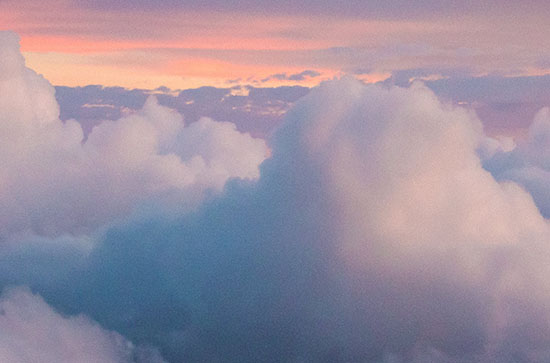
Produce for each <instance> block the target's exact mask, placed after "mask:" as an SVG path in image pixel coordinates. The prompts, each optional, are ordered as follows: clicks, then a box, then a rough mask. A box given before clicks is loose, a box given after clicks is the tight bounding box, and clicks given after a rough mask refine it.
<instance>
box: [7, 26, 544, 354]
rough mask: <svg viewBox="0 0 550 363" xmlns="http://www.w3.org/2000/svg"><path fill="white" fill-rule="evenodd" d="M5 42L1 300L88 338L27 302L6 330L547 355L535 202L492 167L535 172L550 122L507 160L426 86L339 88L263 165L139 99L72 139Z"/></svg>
mask: <svg viewBox="0 0 550 363" xmlns="http://www.w3.org/2000/svg"><path fill="white" fill-rule="evenodd" d="M2 37H3V38H2V39H0V44H1V46H0V49H2V52H1V54H0V59H2V63H0V65H1V66H2V67H3V68H4V70H5V71H4V72H0V74H2V77H3V78H2V79H1V81H0V87H1V88H0V90H1V91H2V92H0V99H1V100H0V105H1V106H2V107H1V108H0V121H1V126H0V127H2V133H0V135H2V136H3V139H2V143H0V158H2V162H4V161H5V163H4V165H6V167H5V168H3V169H2V174H1V178H0V200H1V201H2V204H0V205H2V207H1V208H2V209H0V211H1V214H0V215H1V225H0V226H1V227H2V232H3V235H2V238H3V241H8V242H10V243H4V244H3V245H2V248H1V249H0V283H1V284H2V285H8V284H20V285H28V286H30V287H31V288H32V289H33V290H34V291H37V292H39V293H40V294H41V296H43V298H44V300H45V301H46V302H47V303H48V304H50V305H51V306H53V307H54V308H55V309H57V311H60V312H62V313H64V314H68V315H70V316H72V315H73V314H85V315H86V316H89V317H90V318H91V319H94V320H95V321H96V322H97V323H98V324H101V326H102V328H99V327H98V326H97V325H96V323H92V322H90V321H89V320H86V319H85V320H84V321H85V322H84V323H83V322H82V321H81V320H79V318H76V319H75V318H60V317H59V316H57V315H56V314H57V313H53V312H52V310H51V309H50V308H48V307H47V306H46V305H45V304H44V303H43V302H42V301H41V300H40V299H39V298H37V297H36V296H33V295H31V294H29V293H28V292H23V293H21V292H20V293H16V294H15V297H10V296H12V295H9V294H8V295H7V296H8V297H7V298H4V299H5V300H4V301H5V302H4V305H5V306H6V307H7V308H6V311H7V312H8V315H7V316H16V317H18V316H20V315H21V313H19V312H18V311H17V309H15V308H13V306H12V305H10V302H11V301H13V300H16V301H18V300H22V301H28V304H29V306H31V307H30V308H29V309H30V310H31V312H32V313H33V314H35V313H36V314H35V315H32V316H33V317H34V319H33V320H31V321H34V322H35V323H32V324H36V326H49V325H50V324H51V325H53V326H58V327H59V329H62V327H65V326H67V329H69V330H70V331H72V330H71V329H76V330H78V331H81V332H82V333H79V334H83V335H85V334H88V333H90V331H91V332H95V334H96V335H95V338H94V339H98V341H100V342H104V340H103V338H102V337H104V336H105V335H107V336H109V335H110V334H113V336H117V337H119V336H118V335H115V333H110V332H109V331H116V332H117V333H116V334H120V335H121V336H124V337H125V338H121V337H119V338H117V339H128V341H132V342H133V343H132V344H135V345H132V347H133V346H140V347H143V346H145V347H147V346H155V347H158V349H159V351H160V352H161V354H162V356H163V359H165V360H168V361H170V362H181V361H187V362H205V361H207V362H281V361H283V362H380V361H383V362H432V361H433V362H517V361H526V362H546V361H548V360H549V359H550V350H549V349H548V346H549V344H550V324H549V321H550V320H549V317H550V308H549V306H550V305H549V302H550V285H549V284H548V276H549V274H550V271H549V266H550V264H548V261H549V259H550V246H549V245H548V241H549V240H550V225H549V223H548V221H547V220H546V219H545V218H544V217H543V215H542V214H541V212H540V210H542V209H543V208H541V205H542V204H543V203H544V201H543V200H542V201H541V200H540V199H539V198H536V199H535V200H534V199H533V196H532V195H531V194H530V193H528V192H527V191H526V190H525V189H524V188H522V187H521V186H520V185H519V184H517V183H515V182H513V181H510V179H511V180H514V179H513V178H498V180H497V178H495V177H494V176H493V175H492V174H491V173H490V172H489V171H488V170H492V171H493V170H497V168H496V166H495V168H494V169H492V168H491V167H490V166H491V165H497V166H499V168H498V170H504V169H513V168H516V166H517V165H518V164H514V163H513V162H512V161H514V160H516V157H511V156H510V155H511V154H510V153H517V155H521V156H522V158H523V159H522V162H523V164H521V165H522V166H529V167H532V166H535V167H538V168H539V169H540V170H546V169H545V168H547V166H548V164H547V160H546V157H547V155H546V152H547V151H548V150H549V147H548V143H549V142H550V138H548V134H549V133H548V130H547V129H548V125H549V121H548V120H549V118H548V117H549V116H548V110H543V111H541V113H540V114H539V115H538V116H537V118H536V121H535V123H534V125H533V126H532V129H531V134H530V136H529V139H528V140H527V141H526V142H525V144H522V145H518V146H517V147H516V146H515V144H514V143H509V142H508V143H507V142H505V141H503V140H497V139H489V138H487V137H486V136H485V135H484V134H483V131H482V127H481V123H480V121H479V119H478V118H477V116H476V115H475V113H474V112H473V111H470V110H467V109H464V108H461V107H455V106H452V105H450V104H446V103H442V102H441V101H440V100H438V98H437V97H436V96H435V95H434V93H433V92H432V91H430V90H429V89H428V88H427V87H426V86H424V85H422V84H420V83H414V84H412V85H411V86H410V87H409V88H400V87H396V86H385V85H365V84H363V83H361V82H358V81H356V80H355V79H352V78H343V79H340V80H335V81H331V82H326V83H322V84H321V85H320V86H319V87H317V88H315V89H313V90H311V92H309V93H308V94H307V95H306V96H304V97H303V98H301V99H300V100H299V101H298V102H297V103H296V104H295V105H294V106H293V107H292V109H291V110H290V111H289V112H288V114H287V115H286V118H285V121H284V123H283V125H282V126H281V127H280V128H279V129H278V131H277V132H276V134H275V136H274V137H273V139H271V140H270V142H271V156H270V157H269V158H268V159H267V160H265V161H264V162H263V163H262V164H261V165H260V167H259V169H258V164H259V163H260V162H261V161H262V160H263V159H264V157H265V154H266V146H265V144H264V142H263V141H258V140H256V139H253V138H251V137H250V136H248V135H246V134H241V133H239V132H237V131H236V130H235V128H234V127H233V126H232V125H230V124H225V123H217V122H214V121H211V120H204V119H203V120H202V121H198V122H196V123H193V124H190V125H188V126H183V124H182V120H181V118H180V116H179V115H178V114H177V113H175V112H174V111H172V110H170V109H167V108H165V107H162V106H159V105H158V104H157V103H156V102H155V100H154V99H150V100H149V101H147V102H146V104H145V106H144V108H143V109H142V110H141V111H140V112H138V113H136V114H132V115H130V116H127V117H123V118H122V119H120V120H118V121H113V122H105V123H101V124H100V125H99V126H97V127H96V128H94V129H93V131H92V132H91V133H90V134H89V135H88V138H87V139H86V140H85V141H84V142H83V141H82V138H83V134H82V131H81V129H80V128H79V126H78V124H77V123H76V122H75V121H67V122H65V123H63V122H61V121H59V119H58V110H57V105H56V103H55V101H54V98H53V88H52V87H51V86H50V85H49V84H48V83H47V82H46V81H45V80H44V79H42V78H41V77H39V76H37V75H36V74H35V73H34V72H32V71H31V70H29V69H27V68H25V66H24V64H23V60H22V58H21V56H20V55H19V53H18V51H17V42H16V40H15V39H14V37H13V36H12V35H3V36H2ZM7 91H9V92H7ZM8 131H9V132H8ZM4 135H9V136H4ZM480 155H481V156H482V158H483V160H482V159H481V158H480ZM502 155H504V156H502ZM514 155H516V154H514ZM534 155H538V156H534ZM510 160H512V161H510ZM499 162H500V164H499ZM491 163H495V164H491ZM484 166H485V168H484ZM494 173H495V174H496V172H494ZM233 177H237V179H231V178H233ZM499 180H501V181H499ZM211 189H213V190H215V191H218V193H214V195H211V196H209V197H208V198H205V194H208V193H207V192H206V191H207V190H211ZM535 201H536V203H535ZM167 217H170V218H167ZM71 233H72V234H75V235H77V237H78V238H76V237H72V236H71ZM82 240H84V241H85V243H84V242H82ZM16 291H19V290H16ZM12 294H13V293H12ZM8 308H9V309H8ZM42 316H45V318H44V319H46V318H48V317H49V318H48V319H49V320H48V319H46V323H42V319H43V317H42ZM15 321H18V319H17V318H16V319H15ZM2 324H6V323H5V321H4V320H2V319H0V328H1V327H2ZM42 324H45V325H42ZM15 325H17V324H15ZM8 326H9V325H8ZM0 330H1V329H0ZM28 334H30V333H28V332H27V330H20V333H19V334H18V335H17V334H16V335H13V336H14V337H15V338H14V339H16V340H17V341H21V342H22V343H21V345H22V346H23V347H24V349H28V350H29V352H32V350H33V349H34V348H33V347H32V346H31V345H30V344H27V343H26V342H27V341H28V339H29V338H28ZM90 334H91V333H90ZM1 338H2V335H0V339H1ZM115 341H116V339H115ZM123 341H124V340H123ZM111 343H112V342H111ZM48 344H50V345H55V344H57V342H56V341H53V340H50V341H48ZM75 344H77V343H75ZM78 344H80V343H78ZM98 344H99V343H98ZM101 344H103V343H101ZM105 344H106V345H105V347H106V348H105V349H107V350H108V351H109V352H114V353H115V354H119V353H120V351H119V350H117V349H118V345H117V344H114V343H112V344H114V346H113V345H109V344H107V343H105ZM1 346H2V340H0V347H1ZM78 346H80V345H78ZM82 347H83V348H82V349H86V346H85V345H82ZM22 349H23V348H22ZM136 349H137V348H136ZM143 349H144V348H142V350H143ZM142 350H140V351H142ZM145 350H146V351H147V352H148V353H147V354H150V355H151V356H154V357H156V358H158V359H160V358H159V357H158V356H156V355H155V353H154V350H150V349H149V350H147V349H145ZM62 351H63V350H62ZM56 352H57V350H56ZM122 352H123V353H124V352H126V351H122ZM29 354H32V353H29ZM56 354H57V353H56ZM124 354H126V353H124ZM115 357H117V356H116V355H115ZM125 357H126V356H123V357H119V358H105V359H104V360H106V361H108V359H115V361H117V359H118V361H124V360H123V359H126V358H125ZM156 358H155V359H156ZM14 361H15V362H17V360H14Z"/></svg>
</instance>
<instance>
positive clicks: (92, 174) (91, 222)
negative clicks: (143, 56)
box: [0, 33, 267, 241]
mask: <svg viewBox="0 0 550 363" xmlns="http://www.w3.org/2000/svg"><path fill="white" fill-rule="evenodd" d="M0 59H2V62H1V63H0V72H1V73H2V77H0V92H1V94H2V96H1V97H0V163H1V164H2V170H1V171H0V220H2V225H1V226H0V240H4V241H5V240H6V239H9V238H11V237H10V236H14V235H17V234H21V233H23V234H29V233H31V234H32V233H34V234H37V235H42V236H62V235H63V234H75V235H78V234H88V233H91V232H93V231H94V230H95V229H96V228H98V227H101V226H103V225H106V224H108V223H111V222H112V221H114V220H117V219H119V218H125V217H127V216H129V215H130V214H132V213H133V212H134V211H135V209H136V208H137V206H138V205H140V204H147V203H153V202H154V203H156V200H158V199H162V198H164V199H165V200H169V201H170V203H171V204H172V205H174V206H175V205H178V208H182V207H184V206H185V205H193V204H196V203H198V202H199V201H200V200H201V199H202V198H203V197H204V196H205V195H206V194H205V193H209V192H210V191H219V190H221V188H222V187H223V185H224V184H225V182H226V181H227V180H228V179H230V178H234V177H237V178H251V179H253V178H257V177H258V175H259V171H258V165H259V164H260V163H261V162H262V161H263V160H264V158H265V156H266V154H267V147H266V145H265V142H264V141H263V140H260V139H254V138H252V137H251V136H250V135H248V134H241V133H240V132H238V131H237V130H236V127H235V125H234V124H232V123H224V122H215V121H213V120H211V119H208V118H203V119H200V120H199V121H197V122H195V123H193V124H191V125H187V126H186V125H184V123H183V119H182V116H181V115H180V114H179V113H177V112H176V111H174V110H171V109H168V108H166V107H163V106H161V105H159V104H158V102H157V100H156V99H155V98H154V97H149V98H147V101H146V102H145V104H144V105H143V107H142V108H141V109H140V110H139V111H138V112H130V113H128V114H127V115H125V116H123V117H121V118H120V119H118V120H116V121H110V122H103V123H101V124H100V125H98V126H96V127H95V128H94V129H93V130H92V131H91V132H90V133H89V134H88V135H87V137H86V140H85V141H84V142H83V139H84V135H83V131H82V128H81V127H80V125H79V124H78V123H77V122H76V121H75V120H71V119H69V120H66V121H65V122H62V121H61V120H60V119H59V106H58V104H57V102H56V100H55V97H54V88H53V87H52V86H51V85H50V84H49V83H48V82H47V81H46V80H45V79H44V78H43V77H41V76H39V75H37V74H36V73H35V72H33V71H32V70H30V69H28V68H26V67H25V65H24V60H23V58H22V56H21V55H20V53H19V48H18V44H17V38H16V36H15V35H13V34H11V33H0ZM190 145H193V147H196V150H193V147H191V146H190ZM156 204H158V203H156Z"/></svg>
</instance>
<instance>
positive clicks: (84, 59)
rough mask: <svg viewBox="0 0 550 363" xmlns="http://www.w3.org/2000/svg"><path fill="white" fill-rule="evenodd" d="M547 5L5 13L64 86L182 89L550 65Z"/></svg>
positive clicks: (25, 7)
mask: <svg viewBox="0 0 550 363" xmlns="http://www.w3.org/2000/svg"><path fill="white" fill-rule="evenodd" d="M548 12H549V10H548V6H547V3H546V2H545V1H543V0H527V1H521V2H518V1H512V0H510V1H508V0H504V1H496V0H484V1H475V2H474V1H453V0H445V1H435V0H422V1H416V2H414V4H412V3H411V2H410V1H405V0H391V1H378V0H377V1H372V0H370V1H340V0H338V1H334V0H332V1H317V0H312V1H300V2H293V1H277V2H271V1H247V0H232V1H218V0H207V1H172V0H160V1H152V0H151V1H149V0H139V1H117V2H112V1H87V0H48V1H45V2H36V1H32V0H21V1H19V0H18V1H15V0H3V1H2V2H1V3H0V14H1V15H0V23H1V24H2V26H3V27H4V28H5V29H10V30H13V31H15V32H17V33H18V34H19V35H20V36H21V46H22V51H23V53H24V54H25V57H26V59H27V62H28V64H29V65H30V66H31V67H32V68H33V69H36V70H37V71H38V72H39V73H42V74H44V75H45V76H46V77H47V78H48V79H49V80H50V81H51V82H52V83H53V84H55V85H63V86H84V85H88V84H101V85H105V86H123V87H129V88H147V89H154V88H156V87H159V86H166V87H169V88H172V89H184V88H196V87H197V86H203V85H209V86H218V87H226V86H228V85H231V84H232V83H244V84H252V85H260V84H263V85H268V86H276V85H282V84H300V85H306V86H313V85H316V84H318V83H319V81H320V80H322V79H329V78H332V77H334V76H335V75H340V74H348V73H350V74H356V75H358V76H360V77H361V78H362V79H364V80H367V81H371V82H374V81H379V80H383V79H385V78H387V77H388V74H391V73H392V72H395V71H399V70H407V69H418V68H423V69H426V68H427V69H430V70H431V72H430V73H433V74H430V75H431V76H438V75H440V73H441V72H442V71H444V72H447V73H448V72H461V73H467V74H471V75H487V74H500V75H516V76H517V75H539V74H545V73H548V68H549V67H550V62H549V60H550V50H549V48H550V43H549V40H548V39H550V37H549V35H550V34H548V27H547V26H546V19H547V16H548V15H549V14H548ZM495 44H498V46H495ZM303 72H306V73H303Z"/></svg>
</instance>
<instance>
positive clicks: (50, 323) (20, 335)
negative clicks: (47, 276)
mask: <svg viewBox="0 0 550 363" xmlns="http://www.w3.org/2000/svg"><path fill="white" fill-rule="evenodd" d="M0 311H1V314H0V359H1V360H2V362H5V363H21V362H60V363H63V362H66V363H69V362H82V363H100V362H101V363H130V362H134V363H139V362H144V363H145V362H148V363H162V362H163V360H162V358H161V356H160V355H159V354H158V352H156V351H155V350H152V349H144V348H137V347H135V346H134V345H133V344H132V343H131V342H129V341H127V340H126V339H124V338H123V337H122V336H120V335H119V334H117V333H116V332H112V331H108V330H104V329H102V328H101V327H100V326H99V325H98V324H97V323H95V322H93V321H91V320H90V319H88V318H87V317H85V316H82V315H79V316H73V317H64V316H62V315H60V314H58V313H57V312H56V311H54V310H53V309H52V308H51V307H50V306H48V305H47V304H46V303H45V302H44V300H42V298H41V297H40V296H38V295H34V294H32V293H31V292H30V291H29V290H28V289H23V288H17V289H10V290H8V291H7V292H4V294H3V295H2V297H1V298H0Z"/></svg>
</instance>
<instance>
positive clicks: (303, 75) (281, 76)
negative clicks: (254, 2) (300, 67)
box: [262, 70, 321, 82]
mask: <svg viewBox="0 0 550 363" xmlns="http://www.w3.org/2000/svg"><path fill="white" fill-rule="evenodd" d="M320 75H321V73H319V72H317V71H312V70H305V71H303V72H300V73H294V74H290V75H289V74H286V73H277V74H272V75H271V76H269V77H267V78H264V79H262V82H267V81H271V80H278V81H303V80H305V79H307V78H315V77H319V76H320Z"/></svg>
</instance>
